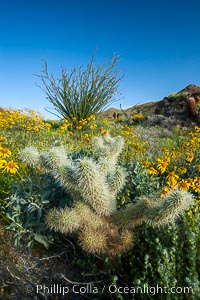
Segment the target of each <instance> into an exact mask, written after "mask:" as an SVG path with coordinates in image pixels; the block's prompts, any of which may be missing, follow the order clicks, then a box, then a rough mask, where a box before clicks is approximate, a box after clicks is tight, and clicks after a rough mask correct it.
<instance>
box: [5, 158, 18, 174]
mask: <svg viewBox="0 0 200 300" xmlns="http://www.w3.org/2000/svg"><path fill="white" fill-rule="evenodd" d="M17 169H19V166H18V165H17V163H15V162H14V161H13V160H11V161H10V162H8V163H7V164H6V166H5V168H4V171H6V172H7V173H9V172H10V173H11V174H15V173H16V172H17Z"/></svg>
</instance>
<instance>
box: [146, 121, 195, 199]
mask: <svg viewBox="0 0 200 300" xmlns="http://www.w3.org/2000/svg"><path fill="white" fill-rule="evenodd" d="M189 136H190V138H189V139H188V140H187V141H186V142H183V144H182V145H180V146H179V149H180V148H181V149H184V151H182V152H180V150H179V149H178V148H177V149H173V150H169V149H165V150H164V155H163V157H159V158H157V159H156V160H155V161H154V162H150V161H144V162H143V166H144V167H145V168H146V169H147V171H148V173H149V174H151V175H152V176H157V177H160V179H161V182H162V183H163V185H164V187H163V189H162V191H161V194H162V195H167V194H168V192H169V190H171V189H176V188H179V189H181V190H184V191H187V190H190V191H193V192H195V193H200V174H199V173H200V164H199V162H200V127H197V126H196V127H195V128H194V131H193V132H190V134H189Z"/></svg>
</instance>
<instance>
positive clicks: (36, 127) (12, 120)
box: [0, 110, 51, 132]
mask: <svg viewBox="0 0 200 300" xmlns="http://www.w3.org/2000/svg"><path fill="white" fill-rule="evenodd" d="M0 128H2V129H17V130H20V129H24V130H26V131H31V132H39V131H43V130H45V131H50V130H51V124H49V123H48V122H44V121H43V120H42V118H41V116H40V115H39V114H37V113H36V112H35V111H33V110H28V111H24V110H2V111H0Z"/></svg>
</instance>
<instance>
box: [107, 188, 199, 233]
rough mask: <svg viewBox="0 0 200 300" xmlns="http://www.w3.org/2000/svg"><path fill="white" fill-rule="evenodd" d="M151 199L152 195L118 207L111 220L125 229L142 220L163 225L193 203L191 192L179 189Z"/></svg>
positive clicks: (142, 221) (150, 223) (155, 225)
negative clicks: (122, 207) (120, 207)
mask: <svg viewBox="0 0 200 300" xmlns="http://www.w3.org/2000/svg"><path fill="white" fill-rule="evenodd" d="M152 199H153V197H152V196H151V197H150V199H147V198H145V197H143V198H140V199H138V201H137V202H136V203H135V204H130V205H129V206H127V207H126V208H124V209H120V210H119V211H117V212H116V213H115V214H114V215H113V216H112V219H113V222H114V223H115V224H117V225H118V226H119V227H122V228H125V229H126V228H127V229H129V228H133V227H135V226H137V225H140V224H142V223H144V222H145V223H147V224H149V225H151V226H154V227H159V226H164V225H167V224H168V223H169V222H170V221H173V220H175V219H176V218H177V217H178V216H179V215H181V214H182V213H183V212H184V211H185V210H187V209H188V208H189V207H190V206H191V205H192V204H193V203H194V197H193V196H192V194H191V193H189V192H187V191H180V190H174V191H170V193H169V195H167V196H165V197H162V198H159V197H156V195H155V200H152Z"/></svg>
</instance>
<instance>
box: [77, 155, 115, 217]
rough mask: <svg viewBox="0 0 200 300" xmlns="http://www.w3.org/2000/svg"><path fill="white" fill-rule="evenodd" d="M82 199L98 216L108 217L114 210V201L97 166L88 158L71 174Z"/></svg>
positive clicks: (81, 161)
mask: <svg viewBox="0 0 200 300" xmlns="http://www.w3.org/2000/svg"><path fill="white" fill-rule="evenodd" d="M73 176H74V180H75V182H76V184H77V187H78V189H79V191H80V193H81V196H82V199H83V200H84V201H85V202H86V203H88V204H89V205H90V206H91V207H92V209H93V210H94V211H95V212H96V213H97V214H98V215H100V216H109V215H110V214H111V213H113V212H114V211H115V209H116V199H115V197H114V196H113V195H112V194H111V193H110V192H109V189H108V186H107V183H106V181H105V177H104V176H103V175H102V174H101V172H100V171H99V168H98V165H97V164H96V163H95V162H94V161H92V160H91V159H89V158H84V159H82V160H80V162H79V164H77V166H76V170H75V172H74V174H73Z"/></svg>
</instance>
